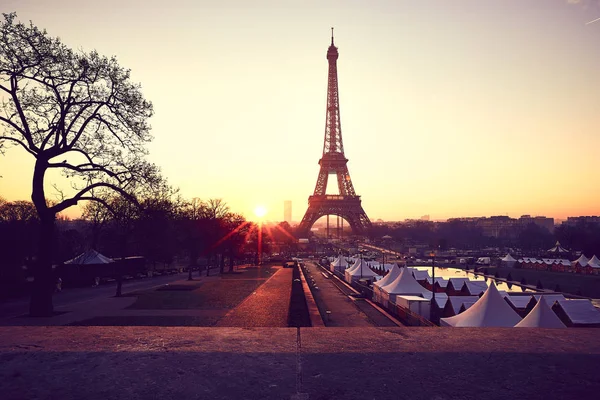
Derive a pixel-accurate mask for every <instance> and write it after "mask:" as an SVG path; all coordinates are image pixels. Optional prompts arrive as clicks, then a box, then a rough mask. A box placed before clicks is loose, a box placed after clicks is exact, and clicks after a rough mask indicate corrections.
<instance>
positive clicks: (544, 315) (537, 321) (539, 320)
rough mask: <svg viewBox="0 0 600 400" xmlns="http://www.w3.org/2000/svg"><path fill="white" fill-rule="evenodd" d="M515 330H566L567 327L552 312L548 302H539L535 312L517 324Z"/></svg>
mask: <svg viewBox="0 0 600 400" xmlns="http://www.w3.org/2000/svg"><path fill="white" fill-rule="evenodd" d="M542 298H544V297H543V296H542ZM515 328H566V326H565V324H563V322H562V321H561V320H560V318H558V316H557V315H556V314H555V313H554V311H552V309H551V308H550V306H549V305H548V302H546V301H538V303H537V304H536V305H535V307H533V310H531V311H530V312H529V314H527V316H526V317H525V318H523V320H522V321H521V322H519V323H518V324H516V325H515Z"/></svg>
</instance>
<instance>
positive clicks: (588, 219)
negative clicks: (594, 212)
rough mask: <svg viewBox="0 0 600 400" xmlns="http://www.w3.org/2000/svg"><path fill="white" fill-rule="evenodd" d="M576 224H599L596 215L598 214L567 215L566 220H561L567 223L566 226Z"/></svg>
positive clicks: (564, 223)
mask: <svg viewBox="0 0 600 400" xmlns="http://www.w3.org/2000/svg"><path fill="white" fill-rule="evenodd" d="M577 224H600V217H598V216H581V217H568V218H567V220H566V221H563V225H567V226H575V225H577Z"/></svg>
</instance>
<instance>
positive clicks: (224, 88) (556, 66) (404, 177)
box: [0, 0, 600, 221]
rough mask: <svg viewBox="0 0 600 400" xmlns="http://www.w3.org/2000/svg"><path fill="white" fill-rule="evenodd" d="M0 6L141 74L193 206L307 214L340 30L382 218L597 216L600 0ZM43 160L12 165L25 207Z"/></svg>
mask: <svg viewBox="0 0 600 400" xmlns="http://www.w3.org/2000/svg"><path fill="white" fill-rule="evenodd" d="M1 11H3V12H9V11H16V12H17V14H18V19H20V20H22V21H28V20H31V21H33V22H34V24H36V25H37V26H39V27H41V28H45V29H46V30H47V31H48V32H49V34H50V35H52V36H58V37H60V38H61V40H62V41H63V42H64V43H65V44H67V45H68V46H70V47H72V48H76V49H83V50H85V51H90V50H93V49H96V50H98V51H99V52H100V53H101V54H105V55H115V56H116V57H117V58H118V60H119V62H120V64H121V65H122V66H124V67H127V68H130V69H131V71H132V79H133V80H134V81H137V82H140V83H141V85H142V91H143V93H144V95H145V97H146V98H147V99H148V100H150V101H152V103H153V104H154V110H155V115H154V116H153V117H152V118H151V120H150V122H151V125H152V127H153V129H152V132H153V134H154V136H155V139H154V141H153V142H152V143H151V144H150V146H149V150H150V157H149V158H150V160H151V161H152V162H154V163H156V164H157V165H159V166H160V167H161V170H162V173H163V174H164V175H165V176H166V177H167V178H168V180H169V182H170V183H171V184H172V185H173V186H175V187H178V188H180V190H181V193H182V195H183V196H185V197H187V198H192V197H199V198H201V199H209V198H222V199H224V200H225V201H226V202H227V203H228V204H229V206H230V208H231V209H232V210H234V211H237V212H240V213H242V214H244V215H246V216H247V217H249V218H252V217H253V210H254V209H255V207H256V206H257V205H263V206H264V207H265V208H266V209H267V210H268V213H267V215H266V218H267V219H270V220H274V221H279V220H282V219H283V202H284V200H291V201H292V214H293V215H292V216H293V219H294V220H295V221H299V220H301V219H302V216H303V214H304V212H305V211H306V208H307V205H308V203H307V201H308V196H309V195H310V194H312V192H313V190H314V187H315V183H316V179H317V175H318V172H319V165H318V161H319V158H320V157H321V154H322V148H323V137H324V128H325V106H326V92H327V67H328V65H327V59H326V52H327V48H328V46H329V43H330V32H331V31H330V27H332V26H333V27H335V43H336V46H337V47H338V50H339V59H338V80H339V93H340V114H341V125H342V135H343V141H344V150H345V155H346V158H348V159H349V162H348V168H349V171H350V176H351V178H352V181H353V184H354V187H355V189H356V192H357V194H359V195H361V198H362V205H363V208H364V209H365V211H366V213H367V215H369V217H370V218H371V220H377V219H383V220H403V219H405V218H419V217H421V216H422V215H425V214H428V215H430V216H431V218H432V219H445V218H451V217H460V216H489V215H510V216H513V217H518V216H520V215H523V214H531V215H546V216H550V217H555V218H565V217H567V216H575V215H598V214H600V185H598V183H599V181H600V166H599V158H598V151H599V148H600V135H599V133H600V132H599V131H600V90H599V89H600V45H599V42H600V21H598V22H596V23H588V22H590V21H593V20H595V19H596V18H599V17H600V1H597V0H587V1H586V0H580V1H577V0H389V1H384V0H370V1H358V0H347V1H341V0H340V1H334V0H327V1H323V0H319V1H317V0H315V1H311V0H304V1H284V0H278V1H276V0H273V1H262V0H256V1H248V0H238V1H226V0H220V1H217V0H215V1H199V0H169V1H158V0H140V1H136V0H119V1H116V0H104V1H102V2H98V1H81V0H54V1H52V2H48V1H45V0H2V10H1ZM0 129H1V128H0ZM32 165H33V164H32V160H31V157H30V156H29V155H28V154H26V153H25V152H23V151H22V150H21V149H17V148H14V149H11V150H10V151H9V152H7V154H6V155H5V156H4V157H3V156H0V176H2V178H0V196H2V197H4V198H6V199H8V200H16V199H28V198H30V190H31V173H32ZM49 183H50V182H49ZM58 184H59V185H61V184H64V182H62V183H61V182H60V180H59V181H58ZM71 213H72V214H75V213H76V210H72V211H71Z"/></svg>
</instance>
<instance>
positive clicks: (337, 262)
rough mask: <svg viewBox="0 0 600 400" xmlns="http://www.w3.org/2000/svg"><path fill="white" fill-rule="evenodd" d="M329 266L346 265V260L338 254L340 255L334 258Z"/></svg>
mask: <svg viewBox="0 0 600 400" xmlns="http://www.w3.org/2000/svg"><path fill="white" fill-rule="evenodd" d="M331 266H332V267H347V266H348V261H346V259H345V258H344V257H342V256H341V255H340V256H338V258H336V259H335V260H334V261H333V262H332V263H331Z"/></svg>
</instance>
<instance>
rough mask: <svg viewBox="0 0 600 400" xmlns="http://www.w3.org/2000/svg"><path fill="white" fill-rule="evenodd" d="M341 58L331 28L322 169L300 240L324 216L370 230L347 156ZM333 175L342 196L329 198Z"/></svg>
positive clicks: (354, 229) (361, 231)
mask: <svg viewBox="0 0 600 400" xmlns="http://www.w3.org/2000/svg"><path fill="white" fill-rule="evenodd" d="M338 57H339V53H338V49H337V47H335V45H334V44H333V28H331V45H330V46H329V48H328V49H327V61H328V63H329V73H328V79H327V109H326V112H325V114H326V116H325V138H324V141H323V156H322V157H321V159H320V160H319V165H320V170H319V176H318V177H317V184H316V186H315V191H314V193H313V195H312V196H309V198H308V210H306V213H305V214H304V218H302V222H301V223H300V225H299V226H298V228H297V230H296V233H297V235H298V236H299V237H306V236H307V235H308V233H309V232H310V228H311V227H312V226H313V224H314V223H315V222H316V221H317V220H318V219H319V218H321V217H323V216H325V215H336V216H338V217H342V218H343V219H345V220H346V221H348V223H349V224H350V227H351V228H352V232H353V233H355V234H364V233H365V232H366V230H368V229H369V228H371V221H370V220H369V217H367V214H366V213H365V211H364V210H363V208H362V206H361V200H360V196H358V195H357V194H356V192H355V191H354V186H353V185H352V180H351V179H350V173H349V172H348V166H347V163H348V159H347V158H346V156H345V155H344V144H343V142H342V124H341V119H340V102H339V93H338V78H337V59H338ZM334 174H335V175H336V177H337V184H338V189H339V194H338V195H329V194H327V193H326V190H327V181H328V179H329V175H334Z"/></svg>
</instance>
